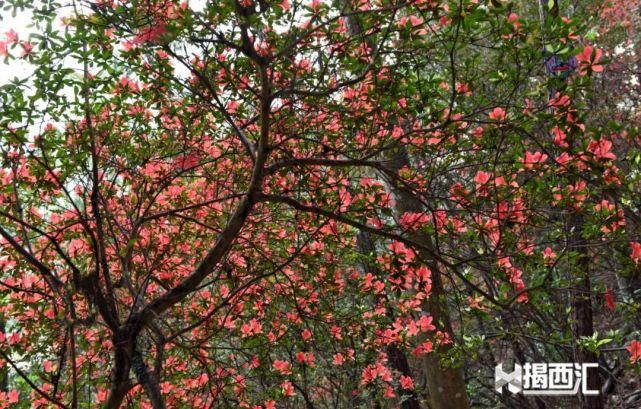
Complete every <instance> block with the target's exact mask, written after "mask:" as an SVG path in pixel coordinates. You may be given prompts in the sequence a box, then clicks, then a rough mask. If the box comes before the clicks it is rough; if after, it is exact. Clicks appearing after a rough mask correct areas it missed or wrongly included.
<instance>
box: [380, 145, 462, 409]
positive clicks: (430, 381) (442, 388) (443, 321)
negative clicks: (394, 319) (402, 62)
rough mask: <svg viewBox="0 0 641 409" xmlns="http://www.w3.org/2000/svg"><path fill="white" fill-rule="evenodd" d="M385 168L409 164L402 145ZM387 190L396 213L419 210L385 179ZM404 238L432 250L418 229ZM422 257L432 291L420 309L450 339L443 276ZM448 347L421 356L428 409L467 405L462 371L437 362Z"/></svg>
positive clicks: (418, 204) (426, 256)
mask: <svg viewBox="0 0 641 409" xmlns="http://www.w3.org/2000/svg"><path fill="white" fill-rule="evenodd" d="M386 164H387V165H386V168H387V170H388V171H389V172H390V173H391V174H393V175H397V174H398V171H399V170H400V169H402V168H403V167H408V168H409V167H410V166H411V164H410V160H409V156H408V154H407V151H406V149H405V148H404V147H402V146H401V147H399V148H398V149H397V151H396V152H395V153H394V154H393V155H390V157H389V158H388V159H387V160H386ZM388 189H389V190H390V191H391V192H392V193H393V194H394V197H395V207H394V211H395V213H396V215H397V216H400V215H402V214H404V213H406V212H417V213H418V212H423V211H424V210H425V209H424V208H423V205H422V203H421V202H420V201H419V200H418V199H417V198H416V197H415V196H414V195H413V194H412V193H411V192H408V191H407V190H406V189H403V188H402V187H399V186H398V184H397V183H395V182H394V181H393V180H391V179H390V180H388ZM408 237H409V238H410V239H411V240H412V241H414V242H416V243H418V244H420V245H422V246H424V247H426V248H430V249H434V250H436V249H435V248H434V243H433V241H432V238H431V237H430V236H429V235H428V234H426V233H423V232H421V231H416V232H413V233H408ZM418 254H419V256H420V257H421V259H422V260H425V261H426V262H427V263H428V265H429V267H430V270H431V271H432V291H431V293H430V297H429V298H428V300H427V301H426V302H425V303H424V305H423V308H424V309H425V310H427V312H429V314H430V315H431V316H432V318H433V320H434V323H435V325H436V326H437V327H438V328H439V329H440V330H441V331H443V332H444V333H446V334H447V335H449V337H450V339H452V341H454V331H453V330H452V325H451V321H450V317H449V313H448V311H447V306H446V303H447V294H446V292H445V288H444V286H443V277H442V273H441V270H440V266H439V265H438V263H437V261H436V260H434V259H433V257H432V256H431V255H430V254H428V252H426V251H424V250H420V251H419V252H418ZM451 349H452V344H447V345H442V346H440V347H438V348H437V349H436V351H435V352H434V353H430V354H427V355H425V357H424V358H423V362H422V366H423V370H424V372H425V381H426V384H427V387H428V390H429V401H430V408H432V409H466V408H468V407H469V402H468V398H467V391H466V387H465V380H464V376H463V371H462V369H461V368H460V367H458V368H453V367H449V366H445V365H443V364H442V363H441V361H440V354H443V353H447V352H448V351H450V350H451Z"/></svg>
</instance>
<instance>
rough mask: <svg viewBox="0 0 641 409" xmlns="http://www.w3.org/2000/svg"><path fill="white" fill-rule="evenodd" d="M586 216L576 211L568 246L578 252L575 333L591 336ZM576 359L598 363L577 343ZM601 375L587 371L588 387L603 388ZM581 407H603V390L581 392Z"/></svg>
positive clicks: (573, 302) (590, 353) (592, 328)
mask: <svg viewBox="0 0 641 409" xmlns="http://www.w3.org/2000/svg"><path fill="white" fill-rule="evenodd" d="M583 223H584V220H583V217H582V216H581V215H579V214H575V215H573V216H572V217H571V219H570V222H569V226H568V228H569V234H570V240H569V243H568V244H569V248H570V250H572V251H575V252H576V253H577V254H578V256H577V260H576V263H575V264H574V266H573V267H574V271H573V272H571V273H572V277H573V278H575V279H576V285H575V291H574V293H573V294H572V310H573V314H574V317H573V318H574V323H573V324H574V335H575V337H576V338H579V337H591V336H592V335H593V334H594V322H593V317H592V297H591V291H592V288H591V283H590V257H589V254H588V248H587V242H586V240H585V239H584V238H583V237H582V235H581V230H582V229H581V227H582V226H583ZM574 354H575V360H576V362H578V363H591V362H595V363H596V362H598V359H597V356H596V354H595V353H594V352H591V351H589V350H586V349H585V348H581V347H580V346H576V347H575V350H574ZM601 384H602V382H601V377H600V376H599V372H598V370H592V371H588V380H587V385H588V389H589V390H598V391H600V390H601ZM579 401H580V403H581V408H585V409H602V408H603V399H602V397H601V393H600V392H599V394H598V395H584V394H582V393H581V394H579Z"/></svg>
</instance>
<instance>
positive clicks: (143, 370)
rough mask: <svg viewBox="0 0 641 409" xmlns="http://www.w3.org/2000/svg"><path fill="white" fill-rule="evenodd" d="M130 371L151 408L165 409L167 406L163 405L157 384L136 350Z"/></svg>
mask: <svg viewBox="0 0 641 409" xmlns="http://www.w3.org/2000/svg"><path fill="white" fill-rule="evenodd" d="M131 369H132V370H133V372H134V374H136V379H137V380H138V383H140V385H142V387H143V389H144V390H145V393H146V394H147V397H148V398H149V401H150V402H151V407H152V408H153V409H165V408H166V407H167V406H166V405H165V401H164V399H163V397H162V394H161V393H160V387H159V386H158V382H157V381H156V379H155V377H154V376H152V375H151V372H149V368H148V367H147V364H145V360H144V358H143V356H142V354H141V353H140V351H138V350H137V349H136V350H134V356H133V359H132V361H131Z"/></svg>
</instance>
